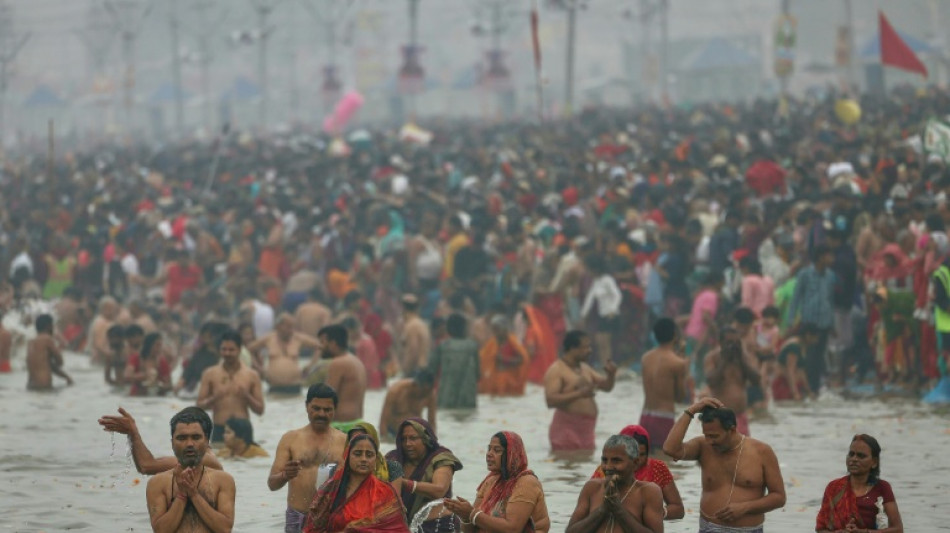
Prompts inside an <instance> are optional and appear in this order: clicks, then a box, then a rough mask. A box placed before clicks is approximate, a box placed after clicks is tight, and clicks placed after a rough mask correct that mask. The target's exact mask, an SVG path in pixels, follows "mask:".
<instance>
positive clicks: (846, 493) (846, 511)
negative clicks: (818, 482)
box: [815, 475, 865, 531]
mask: <svg viewBox="0 0 950 533" xmlns="http://www.w3.org/2000/svg"><path fill="white" fill-rule="evenodd" d="M852 518H853V519H854V523H855V524H856V525H857V526H858V527H859V528H864V527H865V525H864V524H863V523H862V521H861V513H859V512H858V499H857V498H856V497H855V495H854V490H852V489H851V476H850V475H848V476H844V477H843V478H838V479H836V480H834V481H832V482H831V483H828V486H827V487H825V495H824V496H823V497H822V498H821V509H819V510H818V518H817V520H816V521H815V531H826V530H831V531H838V530H839V529H844V528H845V526H847V525H848V522H850V521H851V519H852Z"/></svg>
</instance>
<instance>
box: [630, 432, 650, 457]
mask: <svg viewBox="0 0 950 533" xmlns="http://www.w3.org/2000/svg"><path fill="white" fill-rule="evenodd" d="M632 438H633V440H635V441H637V444H639V445H642V446H643V448H644V449H645V450H646V453H647V455H649V454H650V437H648V436H647V435H644V434H642V433H635V434H633V435H632ZM637 451H638V452H639V451H640V450H639V449H638V450H637Z"/></svg>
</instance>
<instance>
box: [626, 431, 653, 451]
mask: <svg viewBox="0 0 950 533" xmlns="http://www.w3.org/2000/svg"><path fill="white" fill-rule="evenodd" d="M620 434H621V435H626V436H628V437H633V438H636V437H637V436H640V437H643V438H644V440H646V441H647V442H646V444H647V453H650V434H649V433H648V432H647V430H646V429H645V428H644V427H643V426H639V425H636V424H633V425H630V426H627V427H625V428H623V429H621V430H620Z"/></svg>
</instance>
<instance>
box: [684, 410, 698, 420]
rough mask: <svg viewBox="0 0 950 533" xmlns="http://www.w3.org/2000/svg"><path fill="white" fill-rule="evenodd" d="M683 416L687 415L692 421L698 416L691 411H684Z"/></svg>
mask: <svg viewBox="0 0 950 533" xmlns="http://www.w3.org/2000/svg"><path fill="white" fill-rule="evenodd" d="M683 414H685V415H686V416H688V417H689V418H690V419H692V418H694V417H695V416H696V415H694V414H693V413H692V412H690V410H689V409H683Z"/></svg>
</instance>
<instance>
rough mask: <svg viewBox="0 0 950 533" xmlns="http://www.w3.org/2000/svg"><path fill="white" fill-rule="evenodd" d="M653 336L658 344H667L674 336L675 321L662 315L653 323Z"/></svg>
mask: <svg viewBox="0 0 950 533" xmlns="http://www.w3.org/2000/svg"><path fill="white" fill-rule="evenodd" d="M653 338H655V339H656V342H658V343H660V344H669V343H671V342H673V339H675V338H676V322H674V321H673V319H672V318H667V317H663V318H661V319H659V320H657V321H656V322H654V323H653Z"/></svg>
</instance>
